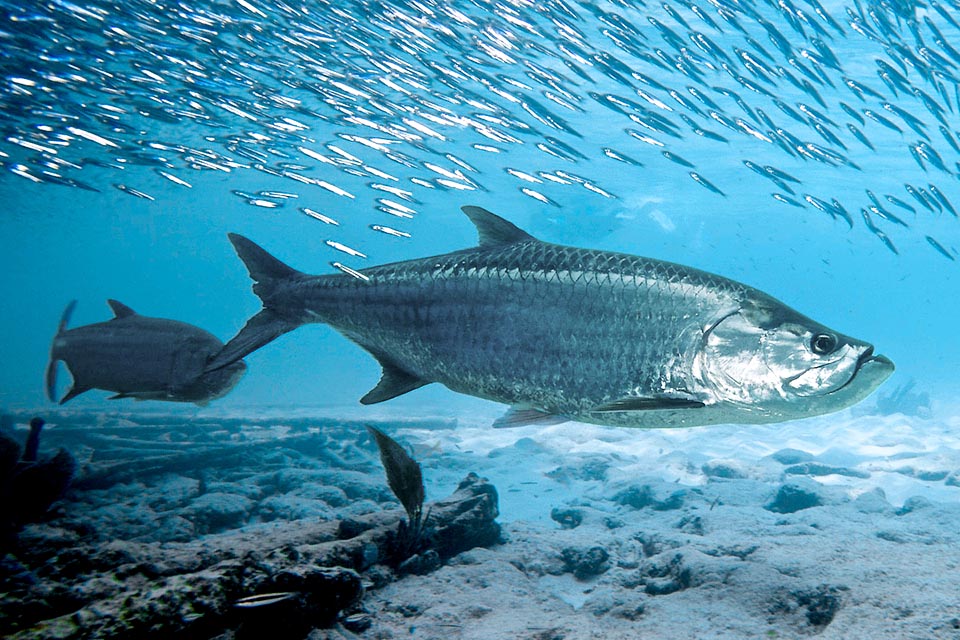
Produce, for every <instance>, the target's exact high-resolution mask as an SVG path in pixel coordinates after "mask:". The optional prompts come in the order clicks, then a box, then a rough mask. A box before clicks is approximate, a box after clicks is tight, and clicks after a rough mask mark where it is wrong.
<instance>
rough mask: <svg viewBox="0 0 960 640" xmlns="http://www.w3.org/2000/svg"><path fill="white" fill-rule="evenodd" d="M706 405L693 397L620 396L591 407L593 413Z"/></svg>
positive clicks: (700, 406) (699, 407) (701, 406)
mask: <svg viewBox="0 0 960 640" xmlns="http://www.w3.org/2000/svg"><path fill="white" fill-rule="evenodd" d="M705 406H706V405H705V404H703V403H702V402H700V401H699V400H695V399H693V398H680V397H674V396H661V397H652V398H638V397H629V398H620V399H618V400H613V401H612V402H607V403H605V404H602V405H600V406H598V407H594V408H593V409H591V413H612V412H616V411H656V410H657V409H701V408H703V407H705Z"/></svg>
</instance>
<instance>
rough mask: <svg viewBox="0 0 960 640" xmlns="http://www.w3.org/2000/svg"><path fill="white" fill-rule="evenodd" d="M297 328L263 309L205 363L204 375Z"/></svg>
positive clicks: (296, 325) (270, 311)
mask: <svg viewBox="0 0 960 640" xmlns="http://www.w3.org/2000/svg"><path fill="white" fill-rule="evenodd" d="M298 326H300V325H299V324H295V323H292V322H289V321H287V320H284V319H283V318H281V317H280V316H279V315H277V314H276V313H275V312H274V311H272V310H270V309H263V310H261V311H260V313H258V314H256V315H255V316H253V317H252V318H250V319H249V320H247V324H245V325H243V329H240V333H238V334H237V335H235V336H234V337H233V338H231V339H230V342H228V343H227V344H225V345H223V349H221V350H220V352H219V353H218V354H217V355H216V356H214V357H213V358H212V359H211V360H210V362H208V363H207V366H206V368H205V369H204V373H210V372H211V371H216V370H217V369H222V368H224V367H227V366H230V365H231V364H233V363H234V362H236V361H238V360H240V359H242V358H244V357H245V356H247V355H249V354H250V353H252V352H254V351H256V350H257V349H259V348H260V347H262V346H263V345H265V344H267V343H268V342H271V341H273V340H276V339H277V338H279V337H280V336H282V335H283V334H285V333H286V332H288V331H293V330H294V329H296V328H297V327H298Z"/></svg>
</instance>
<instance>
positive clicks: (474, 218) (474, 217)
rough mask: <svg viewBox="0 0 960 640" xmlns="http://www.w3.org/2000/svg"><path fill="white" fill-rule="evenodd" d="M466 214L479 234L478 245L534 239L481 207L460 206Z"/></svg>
mask: <svg viewBox="0 0 960 640" xmlns="http://www.w3.org/2000/svg"><path fill="white" fill-rule="evenodd" d="M460 210H461V211H463V212H464V213H465V214H467V217H468V218H470V221H471V222H472V223H473V224H474V225H475V226H476V227H477V233H478V234H479V235H480V246H481V247H483V248H488V247H496V246H499V245H504V244H513V243H514V242H524V241H526V240H536V238H534V237H533V236H532V235H530V234H529V233H527V232H526V231H524V230H523V229H521V228H520V227H518V226H516V225H515V224H513V223H512V222H508V221H506V220H504V219H503V218H501V217H500V216H498V215H496V214H495V213H490V212H489V211H487V210H486V209H484V208H482V207H471V206H466V207H460Z"/></svg>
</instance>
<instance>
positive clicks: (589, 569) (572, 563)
mask: <svg viewBox="0 0 960 640" xmlns="http://www.w3.org/2000/svg"><path fill="white" fill-rule="evenodd" d="M560 557H561V558H562V559H563V565H564V569H565V570H566V571H568V572H571V573H573V577H575V578H576V579H577V580H587V579H589V578H593V577H594V576H598V575H600V574H601V573H604V572H605V571H607V569H609V568H610V565H609V564H607V561H608V560H609V559H610V554H609V553H607V550H606V549H604V548H603V547H590V548H589V549H580V548H576V547H567V548H566V549H564V550H563V551H561V552H560Z"/></svg>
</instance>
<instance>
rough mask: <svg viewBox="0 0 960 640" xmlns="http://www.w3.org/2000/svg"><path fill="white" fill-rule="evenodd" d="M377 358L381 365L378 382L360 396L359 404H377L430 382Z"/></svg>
mask: <svg viewBox="0 0 960 640" xmlns="http://www.w3.org/2000/svg"><path fill="white" fill-rule="evenodd" d="M377 359H378V360H380V365H381V366H382V367H383V373H382V374H381V375H380V382H378V383H377V386H375V387H374V388H373V389H371V390H370V391H369V392H367V395H365V396H363V397H362V398H360V404H377V403H378V402H383V401H385V400H392V399H393V398H396V397H397V396H402V395H403V394H405V393H408V392H410V391H413V390H414V389H419V388H420V387H422V386H424V385H426V384H430V382H429V381H428V380H421V379H420V378H418V377H417V376H415V375H413V374H412V373H407V372H406V371H404V370H403V369H401V368H400V367H397V366H395V365H393V364H391V363H389V362H387V361H386V360H381V359H380V358H377Z"/></svg>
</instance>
